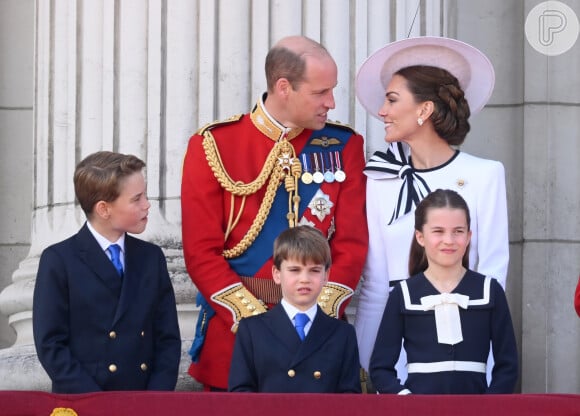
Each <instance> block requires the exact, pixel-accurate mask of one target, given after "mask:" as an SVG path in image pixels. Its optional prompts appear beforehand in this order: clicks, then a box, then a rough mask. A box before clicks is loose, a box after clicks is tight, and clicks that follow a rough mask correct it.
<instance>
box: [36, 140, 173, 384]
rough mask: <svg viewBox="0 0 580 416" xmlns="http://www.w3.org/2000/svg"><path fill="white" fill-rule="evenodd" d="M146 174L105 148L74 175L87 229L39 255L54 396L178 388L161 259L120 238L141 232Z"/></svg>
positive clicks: (42, 349) (42, 324)
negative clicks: (58, 394) (85, 217)
mask: <svg viewBox="0 0 580 416" xmlns="http://www.w3.org/2000/svg"><path fill="white" fill-rule="evenodd" d="M144 167H145V163H144V162H143V161H142V160H140V159H138V158H137V157H135V156H132V155H123V154H120V153H112V152H105V151H103V152H97V153H94V154H91V155H89V156H88V157H86V158H85V159H84V160H83V161H81V162H80V163H79V164H78V166H77V167H76V169H75V173H74V187H75V194H76V197H77V200H78V202H79V204H80V206H81V208H82V209H83V211H84V212H85V214H86V216H87V222H86V223H85V225H84V226H83V227H82V228H81V229H80V231H79V232H78V233H77V234H76V235H74V236H72V237H70V238H68V239H66V240H64V241H62V242H60V243H57V244H55V245H53V246H50V247H48V248H47V249H45V250H44V251H43V253H42V255H41V257H40V263H39V267H38V275H37V277H36V286H35V288H34V299H33V307H32V310H33V332H34V343H35V345H36V352H37V354H38V358H39V360H40V362H41V364H42V366H43V367H44V369H45V370H46V372H47V373H48V375H49V376H50V378H51V380H52V391H53V392H54V393H85V392H92V391H105V390H173V389H174V388H175V384H176V382H177V372H178V367H179V360H180V357H181V337H180V334H179V326H178V322H177V311H176V304H175V295H174V292H173V287H172V285H171V280H170V279H169V274H168V271H167V263H166V260H165V256H164V255H163V252H162V251H161V248H160V247H159V246H157V245H155V244H152V243H148V242H145V241H143V240H139V239H137V238H134V237H131V236H130V235H128V234H127V233H133V234H139V233H141V232H143V231H144V230H145V226H146V225H147V214H148V212H149V207H150V206H151V204H150V203H149V200H148V199H147V193H146V182H145V176H144V171H143V169H144ZM111 246H112V247H111ZM115 246H116V247H115Z"/></svg>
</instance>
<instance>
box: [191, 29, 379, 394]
mask: <svg viewBox="0 0 580 416" xmlns="http://www.w3.org/2000/svg"><path fill="white" fill-rule="evenodd" d="M266 78H267V84H268V92H267V93H266V94H264V96H263V97H262V98H261V99H260V100H258V103H257V105H256V106H255V107H254V109H253V110H252V112H251V113H249V114H245V115H240V116H234V117H232V118H230V119H228V120H226V121H223V122H216V123H212V124H210V125H208V126H206V127H204V128H202V129H201V130H200V131H198V132H197V133H196V134H195V135H194V136H193V137H191V139H190V141H189V145H188V148H187V152H186V155H185V159H184V165H183V178H182V189H181V204H182V227H183V228H182V231H183V250H184V257H185V264H186V267H187V270H188V273H189V275H190V276H191V279H192V280H193V283H194V284H195V285H196V287H197V289H198V290H199V294H198V299H197V302H198V304H199V305H201V310H200V317H199V320H198V323H197V328H196V336H195V339H194V342H193V345H192V349H191V351H190V354H191V355H192V361H193V362H192V364H191V366H190V368H189V374H190V375H191V376H192V377H194V378H195V379H196V380H197V381H199V382H201V383H203V384H204V386H205V387H206V389H210V390H219V389H226V388H227V381H228V372H229V367H230V360H231V355H232V350H233V344H234V337H235V331H236V329H237V324H238V322H239V320H240V319H242V318H244V317H247V316H250V315H253V314H257V313H261V312H264V311H266V310H267V308H268V307H269V306H271V305H273V304H276V303H278V302H279V301H280V299H281V292H280V288H279V286H277V285H276V284H275V283H274V281H273V280H272V258H271V255H272V246H273V241H274V239H275V238H276V237H277V235H278V234H279V233H280V232H281V231H282V230H284V229H286V228H288V227H293V226H295V225H297V224H308V225H311V226H313V227H316V228H318V229H319V230H321V231H322V232H323V234H324V235H325V236H326V237H327V238H328V240H329V242H330V246H331V250H332V261H333V265H332V268H331V271H330V276H329V283H328V284H327V285H326V287H325V289H324V290H323V291H322V293H321V295H320V297H319V299H318V301H319V304H320V305H321V307H322V308H323V310H324V311H325V312H326V313H328V314H329V315H331V316H335V317H341V316H342V315H343V313H344V309H345V307H346V305H347V303H348V301H349V298H350V297H351V296H352V294H353V291H354V289H355V288H356V285H357V283H358V281H359V278H360V275H361V271H362V268H363V265H364V261H365V258H366V252H367V246H368V233H367V225H366V217H365V207H364V204H365V202H364V201H365V177H364V175H363V174H362V170H363V168H364V164H365V160H364V153H363V139H362V137H361V136H360V135H359V134H356V133H355V132H354V131H353V130H351V129H350V128H349V127H346V126H343V125H340V124H336V123H330V122H327V114H328V111H329V110H330V109H333V108H334V107H335V103H334V95H333V89H334V88H335V87H336V84H337V67H336V63H335V62H334V60H333V59H332V57H331V56H330V55H329V53H328V52H327V51H326V49H325V48H324V47H322V46H321V45H320V44H318V43H317V42H314V41H312V40H310V39H308V38H305V37H301V36H292V37H288V38H284V39H282V40H281V41H279V42H278V43H277V44H276V45H275V46H274V47H273V48H272V49H271V50H270V52H269V53H268V56H267V58H266ZM263 342H268V340H267V339H264V340H263Z"/></svg>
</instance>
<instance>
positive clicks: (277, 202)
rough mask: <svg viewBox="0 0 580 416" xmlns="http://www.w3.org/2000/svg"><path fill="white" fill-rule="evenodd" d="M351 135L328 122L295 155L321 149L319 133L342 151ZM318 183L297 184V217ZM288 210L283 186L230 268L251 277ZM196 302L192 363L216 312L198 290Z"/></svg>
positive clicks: (283, 224) (270, 247) (330, 148)
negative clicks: (250, 241)
mask: <svg viewBox="0 0 580 416" xmlns="http://www.w3.org/2000/svg"><path fill="white" fill-rule="evenodd" d="M352 134H353V133H352V131H350V130H348V129H346V128H344V127H338V126H333V125H328V124H327V125H326V127H325V128H323V129H322V130H316V131H313V132H312V134H311V136H310V138H309V139H308V143H307V144H306V145H305V146H304V148H303V149H302V152H301V153H300V155H298V157H300V156H301V155H302V154H309V153H316V152H318V151H320V150H321V147H320V145H317V144H312V142H313V141H314V140H315V139H318V138H320V137H322V136H327V137H334V138H338V139H339V141H340V143H336V144H330V145H329V146H328V147H325V148H324V149H325V151H339V152H342V149H343V148H344V146H345V145H346V143H347V142H348V139H349V138H350V136H352ZM343 168H344V167H343ZM320 185H321V184H317V183H314V182H313V183H311V184H309V185H306V184H304V183H300V186H299V193H300V205H299V208H298V210H299V218H302V215H303V214H304V211H305V210H306V208H307V207H308V204H309V203H310V201H311V200H312V198H313V197H314V194H316V191H318V190H319V189H320ZM287 211H288V193H287V192H286V189H285V188H284V187H283V186H280V187H279V188H278V191H277V192H276V196H275V197H274V202H273V204H272V209H271V210H270V215H269V216H268V218H267V219H266V221H265V223H264V227H263V228H262V231H261V232H260V234H259V235H258V237H257V238H256V240H255V241H254V243H253V244H252V245H251V246H250V247H249V248H248V249H247V250H246V251H245V252H244V253H243V254H242V255H241V256H239V257H236V258H233V259H229V260H228V263H229V264H230V267H231V268H232V269H233V270H234V271H235V272H236V273H237V274H238V275H239V276H248V277H250V276H254V275H255V274H256V273H257V271H258V270H260V268H262V266H263V265H264V263H265V262H266V261H267V260H268V259H269V258H270V257H271V256H272V251H273V246H274V240H275V239H276V237H277V236H278V234H280V233H281V232H282V231H284V230H285V229H287V228H288V219H287V218H286V212H287ZM196 304H197V306H200V311H199V317H198V319H197V324H196V331H195V336H194V339H193V342H192V345H191V348H190V350H189V355H190V356H191V359H192V361H193V362H194V363H197V362H198V360H199V355H200V353H201V349H202V347H203V344H204V341H205V334H206V331H207V326H208V324H209V320H210V319H211V318H212V317H213V316H214V315H215V311H214V310H213V308H212V307H211V306H210V304H209V303H208V302H207V301H206V300H205V299H204V298H203V296H202V295H201V293H199V292H198V294H197V299H196ZM204 323H205V324H204Z"/></svg>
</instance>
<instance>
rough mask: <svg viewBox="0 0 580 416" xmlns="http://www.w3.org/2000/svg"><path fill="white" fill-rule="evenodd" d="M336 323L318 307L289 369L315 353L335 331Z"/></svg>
mask: <svg viewBox="0 0 580 416" xmlns="http://www.w3.org/2000/svg"><path fill="white" fill-rule="evenodd" d="M337 325H338V321H337V320H336V319H335V318H332V317H330V316H328V315H327V314H325V313H324V311H323V310H322V309H321V308H320V306H318V311H317V312H316V317H315V318H314V322H312V326H311V327H310V330H309V331H308V335H306V338H305V339H304V342H302V343H301V346H300V348H298V350H297V351H296V355H295V356H294V358H293V359H292V362H291V364H290V366H291V367H294V366H296V365H298V364H299V363H300V362H301V361H303V360H305V359H307V358H308V357H309V356H310V355H312V354H313V353H314V352H315V351H317V350H318V349H319V348H320V347H321V346H322V345H323V344H324V343H325V342H326V340H328V338H329V337H331V336H332V334H333V333H334V331H335V328H336V326H337Z"/></svg>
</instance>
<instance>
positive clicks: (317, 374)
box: [313, 371, 322, 380]
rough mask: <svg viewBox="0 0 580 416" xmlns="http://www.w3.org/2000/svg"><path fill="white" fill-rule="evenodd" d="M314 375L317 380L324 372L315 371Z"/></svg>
mask: <svg viewBox="0 0 580 416" xmlns="http://www.w3.org/2000/svg"><path fill="white" fill-rule="evenodd" d="M313 375H314V378H315V379H317V380H318V379H319V378H320V376H322V374H320V371H315V372H314V374H313Z"/></svg>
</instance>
